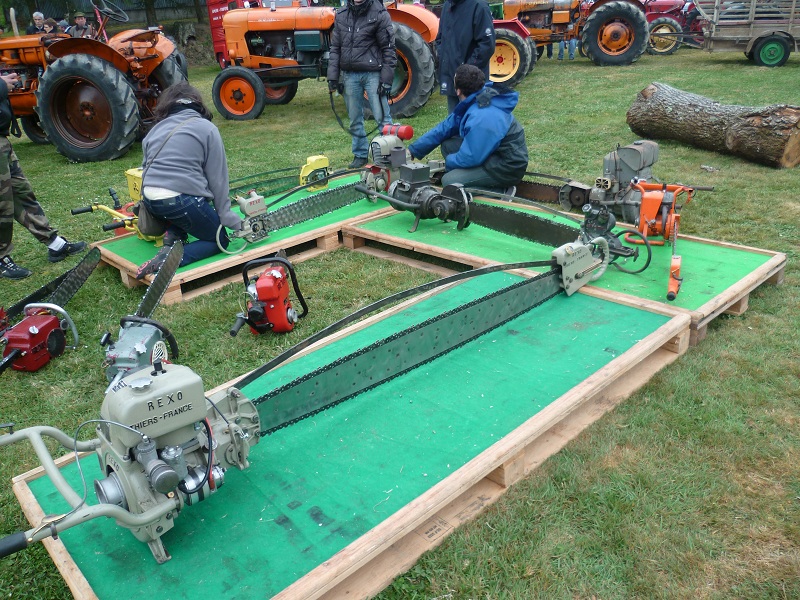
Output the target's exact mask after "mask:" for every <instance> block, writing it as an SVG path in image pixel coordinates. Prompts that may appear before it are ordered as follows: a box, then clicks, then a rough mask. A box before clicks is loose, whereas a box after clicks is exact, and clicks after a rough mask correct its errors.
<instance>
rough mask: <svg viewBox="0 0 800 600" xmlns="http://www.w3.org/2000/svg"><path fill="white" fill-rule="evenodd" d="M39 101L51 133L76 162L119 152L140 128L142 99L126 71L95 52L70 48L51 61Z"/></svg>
mask: <svg viewBox="0 0 800 600" xmlns="http://www.w3.org/2000/svg"><path fill="white" fill-rule="evenodd" d="M36 102H37V107H36V112H37V114H38V115H39V121H40V123H41V125H42V129H44V131H45V133H47V138H48V139H49V140H50V142H52V144H53V145H54V146H55V147H56V150H58V151H59V152H60V153H61V154H63V155H64V156H66V157H67V158H69V159H70V160H72V161H74V162H94V161H102V160H113V159H115V158H119V157H120V156H123V155H124V154H125V153H126V152H128V150H129V149H130V147H131V145H132V144H133V142H134V141H135V140H136V135H137V133H138V131H139V127H140V118H139V104H138V103H137V101H136V96H135V94H134V92H133V87H132V86H131V84H130V83H129V82H128V80H127V79H126V78H125V74H124V73H122V72H121V71H119V70H118V69H116V68H115V67H114V66H113V65H112V64H111V63H109V62H107V61H105V60H103V59H101V58H98V57H96V56H91V55H89V54H69V55H67V56H63V57H61V58H59V59H57V60H56V61H55V62H53V64H51V65H50V66H49V67H47V69H45V71H44V73H43V74H42V76H41V77H40V78H39V89H38V90H37V91H36Z"/></svg>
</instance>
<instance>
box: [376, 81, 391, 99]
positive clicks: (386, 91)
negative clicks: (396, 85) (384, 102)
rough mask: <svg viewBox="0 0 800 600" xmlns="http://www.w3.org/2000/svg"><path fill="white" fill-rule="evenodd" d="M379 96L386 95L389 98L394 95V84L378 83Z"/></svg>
mask: <svg viewBox="0 0 800 600" xmlns="http://www.w3.org/2000/svg"><path fill="white" fill-rule="evenodd" d="M378 96H386V97H387V98H391V97H392V84H391V83H381V84H380V85H378Z"/></svg>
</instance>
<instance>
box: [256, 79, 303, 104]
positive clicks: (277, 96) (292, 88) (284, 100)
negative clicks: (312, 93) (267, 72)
mask: <svg viewBox="0 0 800 600" xmlns="http://www.w3.org/2000/svg"><path fill="white" fill-rule="evenodd" d="M264 94H265V102H266V103H267V104H289V102H291V101H292V99H293V98H294V97H295V96H296V95H297V82H296V81H295V82H294V83H290V84H289V85H285V86H283V87H275V88H273V87H267V88H265V89H264Z"/></svg>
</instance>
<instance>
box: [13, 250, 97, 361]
mask: <svg viewBox="0 0 800 600" xmlns="http://www.w3.org/2000/svg"><path fill="white" fill-rule="evenodd" d="M99 262H100V250H99V249H98V248H92V249H91V250H90V251H89V252H87V253H86V255H85V256H84V257H83V258H82V259H81V261H80V262H79V263H78V264H77V265H75V267H73V268H72V269H71V270H69V271H67V272H66V273H64V274H63V275H61V276H59V277H57V278H56V279H54V280H53V281H51V282H50V283H48V284H46V285H44V286H42V287H41V288H40V289H39V290H37V291H36V292H34V293H33V294H31V295H29V296H27V297H26V298H24V299H23V300H21V301H20V302H17V303H16V304H14V305H13V306H11V307H9V309H8V310H7V311H6V310H4V309H3V308H2V307H0V346H3V359H2V360H1V361H0V373H2V372H3V371H5V370H6V369H7V368H8V367H11V368H13V369H14V370H16V371H38V370H39V369H41V368H42V367H43V366H45V365H46V364H47V363H49V362H50V359H51V358H55V357H57V356H61V355H62V354H63V353H64V350H66V349H67V348H70V349H73V350H74V349H75V348H77V346H78V330H77V328H76V327H75V323H74V322H73V320H72V318H71V317H70V316H69V314H68V313H67V311H66V310H65V308H64V306H65V305H66V304H67V302H69V300H70V299H71V298H72V296H74V295H75V293H76V292H77V291H78V290H79V289H80V287H81V286H82V285H83V284H84V283H85V282H86V280H87V279H88V278H89V276H90V275H91V274H92V272H93V271H94V268H95V267H96V266H97V264H98V263H99ZM20 315H24V317H23V318H22V320H21V321H19V322H18V323H17V324H15V325H11V320H12V319H15V318H16V317H18V316H20ZM67 329H69V331H70V333H71V334H72V345H69V346H68V345H67V338H66V335H65V333H64V332H65V331H66V330H67Z"/></svg>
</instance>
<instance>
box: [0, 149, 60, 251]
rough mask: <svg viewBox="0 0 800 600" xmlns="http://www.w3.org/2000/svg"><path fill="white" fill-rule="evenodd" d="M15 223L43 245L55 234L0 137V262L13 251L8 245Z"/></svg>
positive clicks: (27, 182) (56, 232)
mask: <svg viewBox="0 0 800 600" xmlns="http://www.w3.org/2000/svg"><path fill="white" fill-rule="evenodd" d="M14 221H16V222H17V223H19V224H20V225H22V226H23V227H24V228H25V229H27V230H28V231H30V232H31V234H32V235H33V237H35V238H36V239H37V240H39V241H40V242H42V243H43V244H49V243H50V241H51V240H52V239H53V238H54V237H55V236H56V235H57V234H58V231H56V230H55V229H53V228H52V227H51V226H50V222H49V221H48V220H47V217H46V216H45V214H44V210H42V205H41V204H39V201H38V200H36V196H35V195H34V193H33V188H31V184H30V182H29V181H28V179H27V178H26V177H25V174H24V173H23V172H22V169H20V167H19V159H17V155H16V154H15V153H14V149H13V148H12V147H11V142H9V141H8V138H7V137H4V136H0V258H3V257H4V256H7V255H9V254H11V251H12V250H13V249H14V245H13V244H12V243H11V238H12V236H13V233H14Z"/></svg>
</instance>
